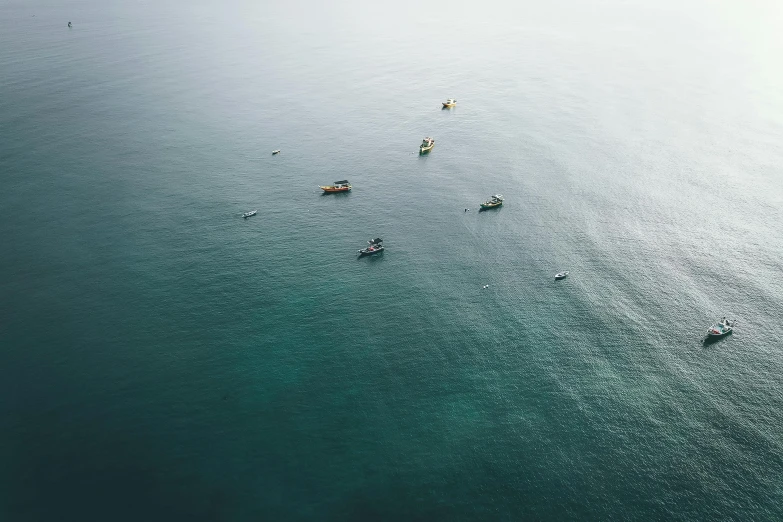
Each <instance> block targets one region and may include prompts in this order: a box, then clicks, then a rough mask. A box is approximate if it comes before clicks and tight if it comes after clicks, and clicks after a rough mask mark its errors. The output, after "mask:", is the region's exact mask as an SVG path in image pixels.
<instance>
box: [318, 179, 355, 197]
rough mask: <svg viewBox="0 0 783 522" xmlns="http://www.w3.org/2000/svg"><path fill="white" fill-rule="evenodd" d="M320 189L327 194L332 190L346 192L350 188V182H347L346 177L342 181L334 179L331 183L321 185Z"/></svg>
mask: <svg viewBox="0 0 783 522" xmlns="http://www.w3.org/2000/svg"><path fill="white" fill-rule="evenodd" d="M321 190H323V191H324V192H326V193H327V194H329V193H332V192H348V191H349V190H351V184H350V183H348V180H347V179H344V180H342V181H335V182H334V183H333V184H332V185H322V186H321Z"/></svg>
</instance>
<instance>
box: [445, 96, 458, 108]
mask: <svg viewBox="0 0 783 522" xmlns="http://www.w3.org/2000/svg"><path fill="white" fill-rule="evenodd" d="M455 105H457V100H455V99H454V98H449V99H448V100H446V101H445V102H443V106H444V107H454V106H455Z"/></svg>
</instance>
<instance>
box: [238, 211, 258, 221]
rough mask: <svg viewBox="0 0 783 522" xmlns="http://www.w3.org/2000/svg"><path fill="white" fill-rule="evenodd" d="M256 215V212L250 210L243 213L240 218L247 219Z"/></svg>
mask: <svg viewBox="0 0 783 522" xmlns="http://www.w3.org/2000/svg"><path fill="white" fill-rule="evenodd" d="M257 213H258V210H251V211H250V212H245V213H244V214H242V217H243V218H245V219H247V218H249V217H250V216H255V215H256V214H257Z"/></svg>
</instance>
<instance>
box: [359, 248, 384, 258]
mask: <svg viewBox="0 0 783 522" xmlns="http://www.w3.org/2000/svg"><path fill="white" fill-rule="evenodd" d="M383 250H384V249H383V248H379V249H377V250H373V251H371V252H368V251H366V250H359V257H365V256H374V255H375V254H380V253H381V252H383Z"/></svg>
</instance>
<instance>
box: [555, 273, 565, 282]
mask: <svg viewBox="0 0 783 522" xmlns="http://www.w3.org/2000/svg"><path fill="white" fill-rule="evenodd" d="M566 277H568V271H565V272H560V273H559V274H555V281H560V280H561V279H565V278H566Z"/></svg>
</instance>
